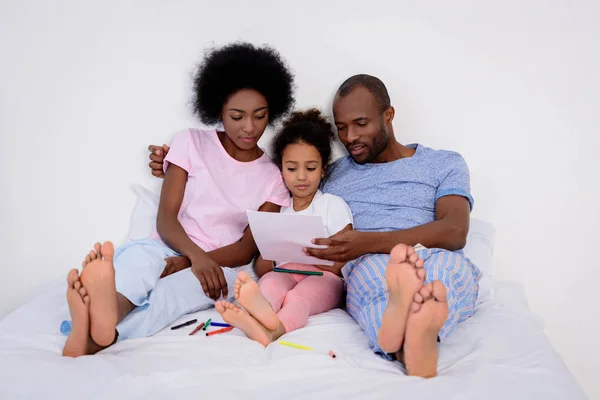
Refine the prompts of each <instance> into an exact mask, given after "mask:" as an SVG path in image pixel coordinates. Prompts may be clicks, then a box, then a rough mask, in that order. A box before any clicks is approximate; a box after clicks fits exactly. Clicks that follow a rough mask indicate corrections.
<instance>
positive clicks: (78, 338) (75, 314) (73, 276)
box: [63, 269, 90, 357]
mask: <svg viewBox="0 0 600 400" xmlns="http://www.w3.org/2000/svg"><path fill="white" fill-rule="evenodd" d="M76 285H77V288H76V287H75V286H76ZM80 289H83V288H82V287H81V282H80V281H79V273H78V272H77V270H76V269H72V270H71V271H69V274H68V275H67V303H68V304H69V313H70V314H71V332H70V333H69V336H68V337H67V341H66V342H65V347H64V348H63V356H66V357H79V356H83V355H86V354H88V342H89V340H90V317H89V305H90V298H89V296H87V295H85V296H82V295H81V294H80V293H79V290H80Z"/></svg>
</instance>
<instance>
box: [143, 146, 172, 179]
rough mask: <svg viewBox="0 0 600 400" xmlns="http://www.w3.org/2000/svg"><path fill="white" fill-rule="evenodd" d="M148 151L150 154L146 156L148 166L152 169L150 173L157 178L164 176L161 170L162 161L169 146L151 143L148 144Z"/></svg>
mask: <svg viewBox="0 0 600 400" xmlns="http://www.w3.org/2000/svg"><path fill="white" fill-rule="evenodd" d="M148 151H149V152H150V155H149V156H148V158H150V164H148V166H149V167H150V169H151V170H152V175H154V176H155V177H157V178H164V177H165V172H164V170H163V163H164V161H165V157H166V156H167V153H168V152H169V146H167V145H166V144H163V145H162V147H160V146H155V145H153V144H151V145H150V146H148Z"/></svg>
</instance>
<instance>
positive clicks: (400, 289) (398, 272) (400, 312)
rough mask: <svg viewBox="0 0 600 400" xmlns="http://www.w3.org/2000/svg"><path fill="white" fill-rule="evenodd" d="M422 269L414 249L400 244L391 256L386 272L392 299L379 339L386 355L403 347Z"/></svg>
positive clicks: (390, 299) (422, 273) (421, 283)
mask: <svg viewBox="0 0 600 400" xmlns="http://www.w3.org/2000/svg"><path fill="white" fill-rule="evenodd" d="M423 265H424V263H423V260H421V259H420V258H419V256H418V255H417V253H415V249H413V248H412V247H411V246H407V245H405V244H399V245H397V246H396V247H394V248H393V249H392V252H391V253H390V263H389V264H388V266H387V269H386V272H385V278H386V281H387V288H388V291H389V299H388V304H387V307H386V309H385V312H384V313H383V320H382V323H381V329H380V330H379V333H378V335H377V343H378V345H379V347H380V348H381V350H383V351H385V352H386V353H395V352H397V351H398V350H399V349H400V348H401V347H402V342H403V340H404V331H405V329H406V320H407V319H408V313H409V310H410V306H411V304H412V302H413V298H414V296H415V293H417V292H418V291H419V289H420V288H421V287H422V286H423V281H424V279H425V270H424V269H423Z"/></svg>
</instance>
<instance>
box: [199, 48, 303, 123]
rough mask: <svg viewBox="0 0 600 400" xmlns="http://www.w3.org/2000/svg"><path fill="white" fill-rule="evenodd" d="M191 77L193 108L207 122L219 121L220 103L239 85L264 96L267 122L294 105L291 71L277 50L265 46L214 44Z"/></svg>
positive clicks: (235, 90)
mask: <svg viewBox="0 0 600 400" xmlns="http://www.w3.org/2000/svg"><path fill="white" fill-rule="evenodd" d="M193 80H194V97H193V100H192V102H193V110H194V113H195V114H196V115H197V116H198V117H199V118H200V120H201V121H202V122H203V123H205V124H207V125H215V124H217V123H219V122H220V121H221V112H222V109H223V104H225V102H226V101H227V99H228V98H229V96H231V95H232V94H234V93H235V92H237V91H239V90H242V89H254V90H256V91H257V92H259V93H261V94H262V95H263V96H265V98H266V99H267V103H268V107H269V123H270V124H272V123H273V122H275V121H277V120H278V119H279V118H281V117H282V116H283V115H284V114H286V113H287V112H288V111H289V110H290V109H291V108H292V107H293V105H294V93H293V91H294V75H293V74H292V72H291V71H290V69H289V68H288V67H287V65H286V63H285V62H284V60H283V59H282V58H281V56H280V55H279V53H278V52H277V51H276V50H275V49H273V48H271V47H268V46H262V47H255V46H254V45H252V44H250V43H245V42H241V43H233V44H229V45H226V46H223V47H220V48H213V49H211V50H209V51H208V53H207V54H206V56H205V57H204V60H203V61H202V63H201V64H200V65H199V66H198V68H197V70H196V71H195V73H194V77H193Z"/></svg>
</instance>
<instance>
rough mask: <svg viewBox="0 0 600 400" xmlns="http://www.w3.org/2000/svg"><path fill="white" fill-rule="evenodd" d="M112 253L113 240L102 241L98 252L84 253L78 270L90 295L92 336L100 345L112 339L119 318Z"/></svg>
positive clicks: (108, 343) (112, 340)
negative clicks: (81, 269) (81, 270)
mask: <svg viewBox="0 0 600 400" xmlns="http://www.w3.org/2000/svg"><path fill="white" fill-rule="evenodd" d="M113 254H114V248H113V245H112V243H111V242H105V243H104V244H103V245H102V246H101V247H100V251H99V252H96V251H93V252H90V254H89V255H88V256H87V257H86V260H85V261H84V263H85V266H84V269H83V272H82V273H81V283H82V284H83V286H84V288H85V289H86V291H87V293H88V295H89V297H90V332H91V336H92V339H93V340H94V342H96V343H97V344H98V345H100V346H109V345H111V344H112V343H113V342H114V340H115V334H116V327H117V322H118V306H117V290H116V288H115V268H114V266H113ZM88 257H89V262H88V263H86V261H88Z"/></svg>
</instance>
